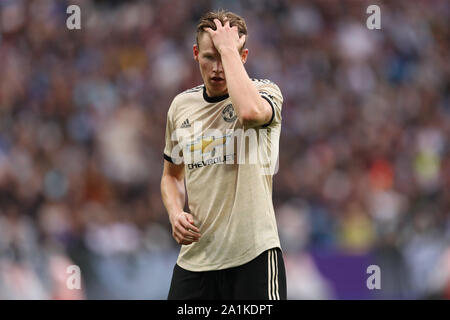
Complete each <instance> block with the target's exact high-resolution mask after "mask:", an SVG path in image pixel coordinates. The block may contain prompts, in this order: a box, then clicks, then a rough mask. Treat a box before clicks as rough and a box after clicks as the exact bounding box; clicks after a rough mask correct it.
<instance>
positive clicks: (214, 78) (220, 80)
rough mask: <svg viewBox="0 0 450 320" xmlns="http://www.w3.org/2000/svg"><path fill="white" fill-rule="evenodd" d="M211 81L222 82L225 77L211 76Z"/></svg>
mask: <svg viewBox="0 0 450 320" xmlns="http://www.w3.org/2000/svg"><path fill="white" fill-rule="evenodd" d="M211 81H212V82H213V83H222V82H224V81H225V79H224V78H221V77H212V78H211Z"/></svg>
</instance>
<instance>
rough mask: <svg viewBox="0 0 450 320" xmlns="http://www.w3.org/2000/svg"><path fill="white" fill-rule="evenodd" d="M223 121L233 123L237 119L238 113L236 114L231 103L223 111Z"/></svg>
mask: <svg viewBox="0 0 450 320" xmlns="http://www.w3.org/2000/svg"><path fill="white" fill-rule="evenodd" d="M222 117H223V120H225V121H226V122H233V121H234V120H236V118H237V114H236V112H234V108H233V105H232V104H231V103H230V104H229V105H227V106H226V107H225V108H224V109H223V111H222Z"/></svg>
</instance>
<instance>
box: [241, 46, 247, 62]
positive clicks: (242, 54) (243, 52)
mask: <svg viewBox="0 0 450 320" xmlns="http://www.w3.org/2000/svg"><path fill="white" fill-rule="evenodd" d="M247 57H248V49H244V50H242V52H241V60H242V63H245V62H246V61H247Z"/></svg>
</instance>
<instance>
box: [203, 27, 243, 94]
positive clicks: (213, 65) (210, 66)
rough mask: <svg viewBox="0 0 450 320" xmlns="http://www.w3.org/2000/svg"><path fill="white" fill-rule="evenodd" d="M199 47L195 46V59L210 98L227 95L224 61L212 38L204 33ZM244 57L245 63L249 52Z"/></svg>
mask: <svg viewBox="0 0 450 320" xmlns="http://www.w3.org/2000/svg"><path fill="white" fill-rule="evenodd" d="M198 42H199V43H198V46H197V45H194V59H195V60H196V61H197V62H198V64H199V66H200V73H201V75H202V78H203V82H204V84H205V86H206V93H207V94H208V96H210V97H215V96H221V95H224V94H226V93H227V82H226V79H225V72H224V70H223V65H222V59H221V57H220V54H219V52H218V51H217V50H216V48H215V47H214V44H213V42H212V39H211V36H210V35H209V34H208V33H206V32H203V33H202V34H200V36H199V39H198ZM244 51H245V53H244V54H243V55H242V59H243V61H242V62H245V60H246V57H247V50H244Z"/></svg>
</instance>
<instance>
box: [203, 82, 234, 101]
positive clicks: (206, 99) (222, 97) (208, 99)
mask: <svg viewBox="0 0 450 320" xmlns="http://www.w3.org/2000/svg"><path fill="white" fill-rule="evenodd" d="M228 97H229V95H228V93H227V94H225V95H223V96H217V97H210V96H208V94H207V93H206V86H203V99H205V101H207V102H220V101H222V100H225V99H227V98H228Z"/></svg>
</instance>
